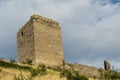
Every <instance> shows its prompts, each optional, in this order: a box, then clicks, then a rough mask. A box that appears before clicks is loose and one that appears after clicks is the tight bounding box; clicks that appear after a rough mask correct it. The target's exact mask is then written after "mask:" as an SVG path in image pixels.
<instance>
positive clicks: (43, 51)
mask: <svg viewBox="0 0 120 80" xmlns="http://www.w3.org/2000/svg"><path fill="white" fill-rule="evenodd" d="M17 47H18V62H19V63H22V62H27V60H31V61H32V63H33V64H36V65H39V64H44V65H46V66H60V65H62V62H63V59H64V57H63V47H62V35H61V27H60V26H59V23H57V22H56V21H53V20H51V19H48V18H45V17H42V16H39V15H33V16H31V18H30V20H29V21H28V22H27V23H26V24H25V25H24V26H23V27H22V28H21V29H20V30H19V32H18V33H17Z"/></svg>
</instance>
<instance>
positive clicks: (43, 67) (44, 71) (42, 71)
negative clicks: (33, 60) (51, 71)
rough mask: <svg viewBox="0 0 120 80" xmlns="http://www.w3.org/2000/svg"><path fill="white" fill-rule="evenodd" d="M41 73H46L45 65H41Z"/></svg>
mask: <svg viewBox="0 0 120 80" xmlns="http://www.w3.org/2000/svg"><path fill="white" fill-rule="evenodd" d="M41 74H46V66H45V65H41Z"/></svg>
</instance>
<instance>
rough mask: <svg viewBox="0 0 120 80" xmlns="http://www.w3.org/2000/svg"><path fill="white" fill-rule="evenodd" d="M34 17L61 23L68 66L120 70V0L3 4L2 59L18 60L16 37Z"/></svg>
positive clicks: (19, 0) (2, 0)
mask: <svg viewBox="0 0 120 80" xmlns="http://www.w3.org/2000/svg"><path fill="white" fill-rule="evenodd" d="M33 14H38V15H42V16H44V17H48V18H51V19H54V20H56V21H58V22H59V23H60V25H61V27H62V37H63V47H64V56H65V60H66V61H67V62H70V63H74V62H76V63H81V64H86V65H91V66H96V67H103V61H104V60H108V61H109V62H110V63H111V64H112V65H114V67H115V68H116V69H118V68H120V67H119V66H120V63H119V61H120V57H119V56H120V49H119V48H120V36H119V34H120V18H119V17H120V0H0V28H1V29H0V57H1V58H7V59H9V58H17V43H16V33H17V32H18V30H19V28H21V27H22V26H23V25H24V24H25V23H26V22H27V21H28V20H29V18H30V16H31V15H33Z"/></svg>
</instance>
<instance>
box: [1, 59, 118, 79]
mask: <svg viewBox="0 0 120 80" xmlns="http://www.w3.org/2000/svg"><path fill="white" fill-rule="evenodd" d="M88 78H89V79H88ZM103 79H104V80H120V73H119V72H116V71H112V70H110V71H105V70H103V69H97V68H95V67H90V66H86V65H81V64H66V65H65V67H64V68H63V69H60V68H51V67H49V68H47V67H45V66H44V65H41V66H33V65H28V64H17V63H14V62H13V61H11V62H8V61H3V60H0V80H103Z"/></svg>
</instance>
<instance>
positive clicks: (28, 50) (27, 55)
mask: <svg viewBox="0 0 120 80" xmlns="http://www.w3.org/2000/svg"><path fill="white" fill-rule="evenodd" d="M33 28H34V27H33V23H32V22H31V21H30V22H28V23H27V24H25V25H24V26H23V27H22V28H21V29H20V30H19V32H18V33H17V45H18V62H20V63H21V62H26V61H27V60H32V61H33V62H34V61H35V55H34V30H33Z"/></svg>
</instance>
